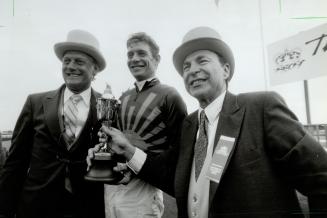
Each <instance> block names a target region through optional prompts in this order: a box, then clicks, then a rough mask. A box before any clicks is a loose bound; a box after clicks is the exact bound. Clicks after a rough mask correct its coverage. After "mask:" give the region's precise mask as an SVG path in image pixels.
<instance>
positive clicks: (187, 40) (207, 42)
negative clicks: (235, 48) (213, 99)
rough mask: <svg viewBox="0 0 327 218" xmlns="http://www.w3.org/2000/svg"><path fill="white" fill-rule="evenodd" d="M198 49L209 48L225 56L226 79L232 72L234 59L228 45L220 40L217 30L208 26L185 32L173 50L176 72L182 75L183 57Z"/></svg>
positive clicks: (230, 76)
mask: <svg viewBox="0 0 327 218" xmlns="http://www.w3.org/2000/svg"><path fill="white" fill-rule="evenodd" d="M198 50H209V51H212V52H215V53H218V54H219V55H221V56H222V57H224V58H225V60H226V61H227V63H229V65H230V75H229V77H228V79H227V80H228V81H229V80H230V79H231V78H232V76H233V74H234V67H235V61H234V56H233V52H232V50H231V49H230V47H229V46H228V45H227V44H226V43H225V42H224V41H222V40H221V37H220V35H219V33H218V32H216V31H215V30H214V29H212V28H209V27H196V28H194V29H192V30H190V31H189V32H188V33H186V34H185V36H184V38H183V42H182V44H181V45H180V46H179V47H178V48H177V49H176V50H175V52H174V56H173V62H174V65H175V68H176V70H177V72H178V73H179V74H180V75H181V76H183V63H184V60H185V58H186V57H187V56H188V55H189V54H191V53H193V52H195V51H198Z"/></svg>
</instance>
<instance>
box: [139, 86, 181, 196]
mask: <svg viewBox="0 0 327 218" xmlns="http://www.w3.org/2000/svg"><path fill="white" fill-rule="evenodd" d="M165 108H166V109H165V111H166V114H167V116H166V125H167V127H166V128H167V131H168V133H167V135H168V136H169V139H168V146H169V148H168V149H167V150H166V151H164V152H162V153H161V154H159V155H153V154H148V155H147V159H146V161H145V163H144V165H143V167H142V169H141V171H140V173H139V174H138V175H139V176H140V177H141V178H142V179H144V180H145V181H147V182H149V183H150V184H152V185H154V186H156V187H158V188H160V189H161V190H163V191H164V192H166V193H168V194H170V195H174V177H175V169H176V163H177V158H178V152H179V137H180V132H181V129H182V124H183V120H184V118H185V117H186V115H187V110H186V105H185V103H184V101H183V100H182V98H181V96H180V95H179V94H178V93H177V91H175V90H174V89H173V90H172V91H171V92H170V93H169V94H168V95H167V96H166V99H165Z"/></svg>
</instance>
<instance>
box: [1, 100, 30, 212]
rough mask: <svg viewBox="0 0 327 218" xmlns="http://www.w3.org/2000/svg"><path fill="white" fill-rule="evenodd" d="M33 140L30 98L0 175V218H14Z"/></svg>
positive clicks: (15, 131) (20, 116) (17, 126)
mask: <svg viewBox="0 0 327 218" xmlns="http://www.w3.org/2000/svg"><path fill="white" fill-rule="evenodd" d="M32 139H33V121H32V107H31V100H30V96H29V97H28V98H27V100H26V102H25V105H24V107H23V109H22V111H21V113H20V115H19V118H18V120H17V122H16V126H15V129H14V132H13V137H12V141H11V147H10V150H9V156H8V158H7V160H6V162H5V164H4V166H3V168H2V170H1V173H0V217H1V216H4V217H13V216H14V214H15V210H16V206H17V202H18V200H19V195H20V193H21V190H22V187H23V183H24V181H25V178H26V175H27V171H28V167H29V161H30V148H31V146H32Z"/></svg>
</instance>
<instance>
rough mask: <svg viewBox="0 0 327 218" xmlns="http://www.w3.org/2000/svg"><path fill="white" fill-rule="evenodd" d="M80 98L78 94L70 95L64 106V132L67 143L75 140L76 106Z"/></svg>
mask: <svg viewBox="0 0 327 218" xmlns="http://www.w3.org/2000/svg"><path fill="white" fill-rule="evenodd" d="M81 100H82V96H80V95H72V96H71V97H70V98H69V99H68V100H67V102H66V103H65V106H64V117H65V119H64V123H65V133H66V135H67V136H68V140H69V144H71V143H72V142H73V141H74V140H75V134H76V129H77V125H78V107H77V104H78V102H80V101H81Z"/></svg>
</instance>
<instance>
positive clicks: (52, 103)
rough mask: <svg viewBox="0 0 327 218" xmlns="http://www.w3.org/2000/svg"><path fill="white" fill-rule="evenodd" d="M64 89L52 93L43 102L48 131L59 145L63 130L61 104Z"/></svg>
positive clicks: (62, 87)
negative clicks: (60, 123)
mask: <svg viewBox="0 0 327 218" xmlns="http://www.w3.org/2000/svg"><path fill="white" fill-rule="evenodd" d="M63 89H64V85H63V86H61V87H60V88H59V89H57V90H56V91H53V92H50V93H49V94H48V95H47V96H46V97H45V98H44V100H43V107H44V116H45V121H46V124H47V126H48V129H49V131H50V133H51V135H52V136H53V137H54V139H55V140H56V141H57V142H58V143H59V138H60V134H61V132H62V131H61V129H60V125H59V119H60V115H59V114H60V113H59V110H58V108H59V104H60V99H61V93H62V91H63Z"/></svg>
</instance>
